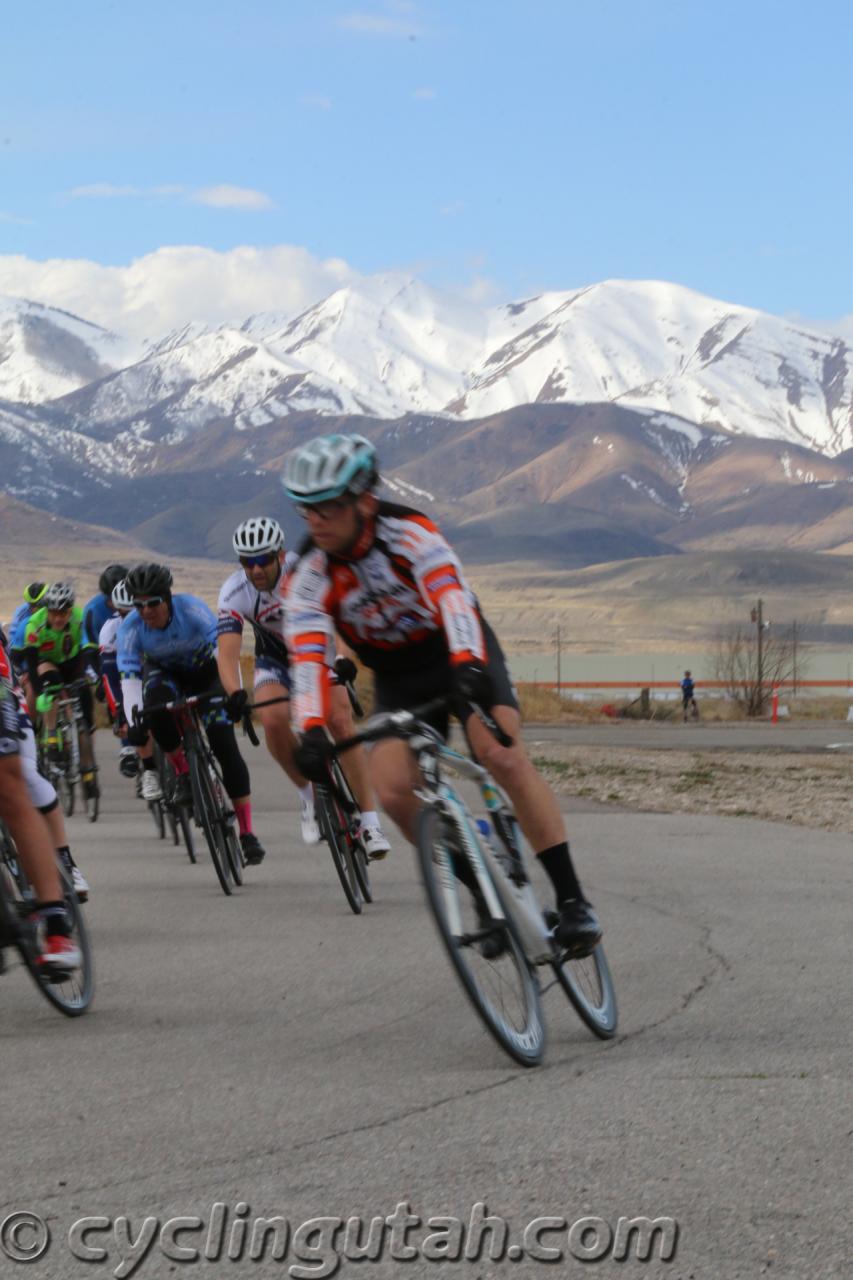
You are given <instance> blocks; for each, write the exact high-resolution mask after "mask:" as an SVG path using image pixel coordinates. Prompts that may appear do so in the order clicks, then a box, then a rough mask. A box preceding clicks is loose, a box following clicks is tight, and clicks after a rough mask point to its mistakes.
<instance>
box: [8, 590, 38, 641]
mask: <svg viewBox="0 0 853 1280" xmlns="http://www.w3.org/2000/svg"><path fill="white" fill-rule="evenodd" d="M33 612H34V609H33V606H32V605H31V604H27V602H26V600H25V601H24V603H23V604H19V605H18V607H17V609H16V610H15V612H14V613H13V615H12V621H11V622H10V623H9V648H10V649H23V648H25V647H26V646H25V644H24V639H25V637H26V634H27V621H28V620H29V617H30V614H32V613H33Z"/></svg>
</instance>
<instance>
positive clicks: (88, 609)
mask: <svg viewBox="0 0 853 1280" xmlns="http://www.w3.org/2000/svg"><path fill="white" fill-rule="evenodd" d="M114 612H115V611H114V609H113V607H112V604H111V603H110V601H109V600H108V599H107V597H106V596H105V595H103V593H102V592H100V591H99V592H98V594H97V595H96V596H92V599H91V600H88V601H87V602H86V604H84V606H83V630H84V632H85V634H86V639H87V640H91V642H92V644H97V643H98V636H99V635H100V634H101V628H102V627H103V625H104V623H105V622H106V620H107V618H111V617H112V616H113V614H114Z"/></svg>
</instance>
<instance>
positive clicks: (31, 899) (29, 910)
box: [0, 836, 95, 1018]
mask: <svg viewBox="0 0 853 1280" xmlns="http://www.w3.org/2000/svg"><path fill="white" fill-rule="evenodd" d="M59 873H60V876H61V879H62V890H63V897H64V901H65V910H66V912H67V915H68V922H69V924H70V926H71V939H72V941H73V942H74V943H75V945H76V946H77V948H78V950H79V952H80V967H79V968H78V969H75V970H72V971H71V972H62V973H60V972H58V971H55V970H54V971H50V970H47V969H45V967H44V966H43V965H42V964H40V963H39V961H40V957H41V950H42V948H41V926H40V924H39V923H38V922H37V919H36V918H35V917H34V916H33V911H34V909H35V908H36V906H37V903H36V900H35V894H34V893H33V890H32V888H31V886H30V883H29V881H28V879H27V876H26V872H25V871H24V869H23V866H22V865H21V862H20V860H19V858H18V856H17V850H16V849H15V846H14V842H13V841H12V839H11V836H9V837H8V838H4V839H3V841H2V842H0V876H2V878H3V886H2V889H0V897H2V898H3V899H4V910H5V915H6V922H7V923H8V921H9V920H10V919H11V920H12V922H13V929H14V934H15V938H14V941H15V946H16V948H17V950H18V953H19V955H20V957H21V959H22V960H23V962H24V965H25V967H26V969H27V970H28V972H29V974H30V976H31V977H32V979H33V981H34V982H35V984H36V986H37V987H38V989H39V991H40V992H41V993H42V995H43V996H44V998H45V999H46V1000H47V1001H48V1002H49V1003H50V1004H52V1005H53V1007H54V1008H55V1009H58V1010H59V1011H60V1013H64V1014H65V1016H66V1017H68V1018H78V1017H79V1016H80V1015H81V1014H83V1013H85V1012H86V1010H87V1009H88V1008H89V1006H90V1004H91V1003H92V998H93V996H94V994H95V972H94V965H93V962H92V946H91V942H90V941H89V932H88V930H87V928H86V924H85V921H84V919H83V913H82V911H81V910H80V904H79V903H78V901H77V894H76V893H75V892H74V887H73V885H72V883H71V879H70V877H69V876H68V875H67V874H66V872H65V869H64V867H62V866H60V868H59Z"/></svg>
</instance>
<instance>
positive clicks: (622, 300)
mask: <svg viewBox="0 0 853 1280" xmlns="http://www.w3.org/2000/svg"><path fill="white" fill-rule="evenodd" d="M10 307H11V310H10ZM30 308H31V304H17V303H13V304H9V303H7V304H6V309H5V311H4V310H3V309H2V308H1V307H0V326H2V324H3V317H4V316H6V317H7V324H6V329H3V328H2V327H0V394H2V393H3V390H2V389H3V387H5V388H6V395H7V397H8V398H10V399H11V398H17V399H24V398H29V399H32V400H38V399H39V398H43V397H44V395H45V394H51V390H50V389H51V388H53V391H52V394H53V395H54V396H57V397H63V398H59V399H57V400H55V401H53V403H52V407H53V409H55V410H56V412H57V413H59V414H61V415H67V416H68V421H69V423H70V425H72V426H74V427H76V428H77V429H79V430H87V429H92V428H94V429H95V430H96V431H97V432H98V433H99V434H101V436H102V437H103V436H105V435H106V436H108V435H109V433H110V432H111V431H112V432H113V433H114V432H115V431H117V430H122V431H124V430H126V429H128V425H129V424H132V426H133V430H134V432H136V433H138V434H141V436H142V437H143V438H145V439H166V440H168V439H170V438H174V439H176V440H177V439H181V438H183V436H185V435H186V433H188V432H192V431H197V430H200V429H202V428H204V427H205V426H206V425H207V424H209V423H211V422H214V421H216V422H222V421H230V422H233V424H234V426H235V427H236V428H237V429H239V430H249V429H252V428H261V427H264V426H268V425H270V424H272V423H274V422H275V421H277V420H279V419H281V418H283V417H287V416H288V415H289V414H292V413H295V412H311V413H315V414H319V415H334V416H340V415H348V414H356V415H367V416H373V417H381V418H398V417H402V416H404V415H406V414H410V413H421V414H433V415H441V416H445V417H447V418H449V419H453V418H460V419H479V418H482V417H486V416H489V415H490V414H494V413H501V412H504V411H506V410H508V409H511V408H514V407H516V406H519V405H524V404H535V403H540V404H542V403H545V404H547V403H552V404H558V403H574V404H581V403H601V402H605V403H606V402H611V403H615V404H620V405H624V406H626V407H630V408H638V409H644V410H650V411H653V412H659V413H662V414H673V415H675V416H677V417H678V418H679V419H680V420H687V421H690V422H695V423H697V424H700V425H703V426H707V427H709V428H710V429H711V430H713V431H723V432H727V433H734V434H745V435H749V436H772V437H773V438H776V439H779V440H781V441H783V442H785V443H788V444H801V445H805V446H808V447H812V448H815V449H818V450H820V451H823V452H826V453H829V454H835V453H838V452H841V451H842V450H844V449H846V448H850V447H851V446H853V352H852V351H851V350H850V349H849V348H848V347H847V346H846V344H845V343H844V342H843V341H842V340H841V339H840V338H835V337H833V336H832V335H828V334H823V333H818V332H815V333H808V332H805V331H803V330H802V329H801V328H798V327H797V326H795V325H793V324H790V323H788V322H786V321H785V320H782V319H779V318H777V317H774V316H770V315H766V314H764V313H762V312H759V311H755V310H752V309H750V308H747V307H739V306H734V305H731V304H728V303H725V302H721V301H718V300H716V299H713V298H707V297H704V296H703V295H701V294H698V293H695V292H693V291H691V290H689V289H685V288H682V287H681V286H677V285H671V284H663V283H660V282H655V281H618V280H611V281H605V282H604V283H601V284H595V285H591V286H589V287H587V288H583V289H577V290H574V291H572V292H567V293H545V294H542V295H540V296H539V297H535V298H530V299H526V300H524V301H520V302H514V303H510V304H508V305H506V306H501V307H493V308H488V309H487V308H483V307H481V306H479V305H477V304H475V303H471V302H466V301H464V300H460V299H458V298H454V297H451V296H450V295H445V294H442V293H440V292H438V291H436V290H434V289H431V288H429V287H428V286H427V285H424V284H423V283H421V282H419V281H417V280H413V279H410V278H408V277H406V276H402V275H381V276H374V277H369V278H366V279H363V280H360V281H358V282H357V283H355V284H352V285H349V286H348V287H346V288H344V289H340V290H338V291H336V292H335V293H333V294H331V295H330V296H329V297H328V298H326V299H324V300H323V301H322V302H319V303H317V304H316V305H315V306H313V307H311V308H309V309H308V310H307V311H305V312H303V313H302V314H301V315H299V316H296V317H288V316H287V315H286V314H284V313H280V312H276V313H268V314H262V315H255V316H252V317H250V318H249V319H248V320H246V321H244V322H243V323H242V324H239V323H238V324H235V325H232V326H222V327H221V328H219V329H214V330H211V329H207V328H204V327H203V326H200V325H197V324H190V325H187V326H186V327H185V328H184V329H182V330H179V331H177V332H174V333H171V334H168V335H166V337H164V338H161V339H160V340H159V341H158V342H155V343H153V344H151V345H150V346H148V348H147V350H146V353H145V356H144V358H143V359H138V362H137V363H136V364H133V365H127V367H124V368H121V369H119V370H118V371H116V372H112V373H110V374H108V375H107V376H106V377H104V376H99V369H100V365H99V364H98V361H100V360H101V355H100V353H101V352H106V351H107V349H108V347H109V344H110V342H112V341H114V340H113V339H111V338H110V336H109V335H104V334H103V331H102V330H98V329H96V328H94V327H93V326H86V325H85V322H83V321H78V320H75V319H74V318H73V317H64V316H63V313H60V312H50V309H48V308H39V309H36V310H37V311H38V312H39V315H37V316H35V318H33V315H34V314H35V313H32V314H31V310H30ZM41 313H44V314H41ZM10 315H11V316H12V317H13V319H12V321H9V320H8V317H9V316H10ZM45 315H46V316H47V319H45ZM57 316H59V317H61V318H62V321H63V325H64V326H65V327H62V326H60V327H59V328H58V329H57V328H56V325H57V324H58V323H59V322H58V321H56V317H57ZM22 317H23V319H22ZM48 324H50V325H52V326H53V327H52V328H49V329H47V328H45V325H48ZM39 326H41V327H40V328H39ZM34 329H38V331H39V332H40V333H41V335H42V338H43V341H42V345H41V348H39V349H38V350H37V351H36V353H35V354H33V351H34V340H33V339H32V338H29V339H28V338H27V335H28V334H30V333H31V332H32V331H33V330H34ZM7 330H8V333H7V346H9V349H10V352H11V354H10V355H7V357H6V359H5V361H3V354H2V352H3V348H2V341H3V334H4V333H6V332H7ZM78 331H79V332H78ZM90 331H91V332H90ZM9 334H11V337H10V336H9ZM81 334H82V336H81ZM57 335H58V336H57ZM87 335H88V340H89V345H88V346H87V345H86V344H85V343H84V337H86V336H87ZM48 338H49V339H50V341H48ZM28 342H29V345H27V344H28ZM75 344H77V345H75ZM35 345H36V347H38V344H37V343H36V344H35ZM69 346H72V347H73V349H74V351H76V352H78V354H79V352H80V351H82V352H83V353H84V355H82V356H81V357H80V361H79V362H78V364H77V365H73V362H71V361H70V360H69V358H68V357H67V355H65V354H63V353H65V352H67V351H68V348H69ZM54 348H56V349H55V350H54ZM27 353H28V354H27ZM87 353H88V354H87ZM25 354H26V355H27V358H28V359H29V360H30V365H29V366H27V365H26V362H25V358H24V357H25ZM12 356H14V359H13V358H12ZM84 357H85V358H84ZM63 360H64V365H63ZM87 361H88V363H87ZM33 362H35V363H33ZM63 368H64V369H65V371H64V372H62V371H61V370H62V369H63ZM16 369H17V372H15V370H16ZM26 369H28V370H29V372H28V373H27V374H26V376H24V373H23V372H22V370H26ZM58 370H59V371H58ZM4 379H5V380H6V381H4ZM27 379H29V381H27ZM83 383H86V385H85V386H83V387H82V389H80V388H81V385H82V384H83ZM10 384H11V385H12V388H13V389H12V390H10V389H9V385H10ZM57 388H58V389H57ZM22 389H23V390H26V392H27V394H26V396H24V395H23V390H22Z"/></svg>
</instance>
